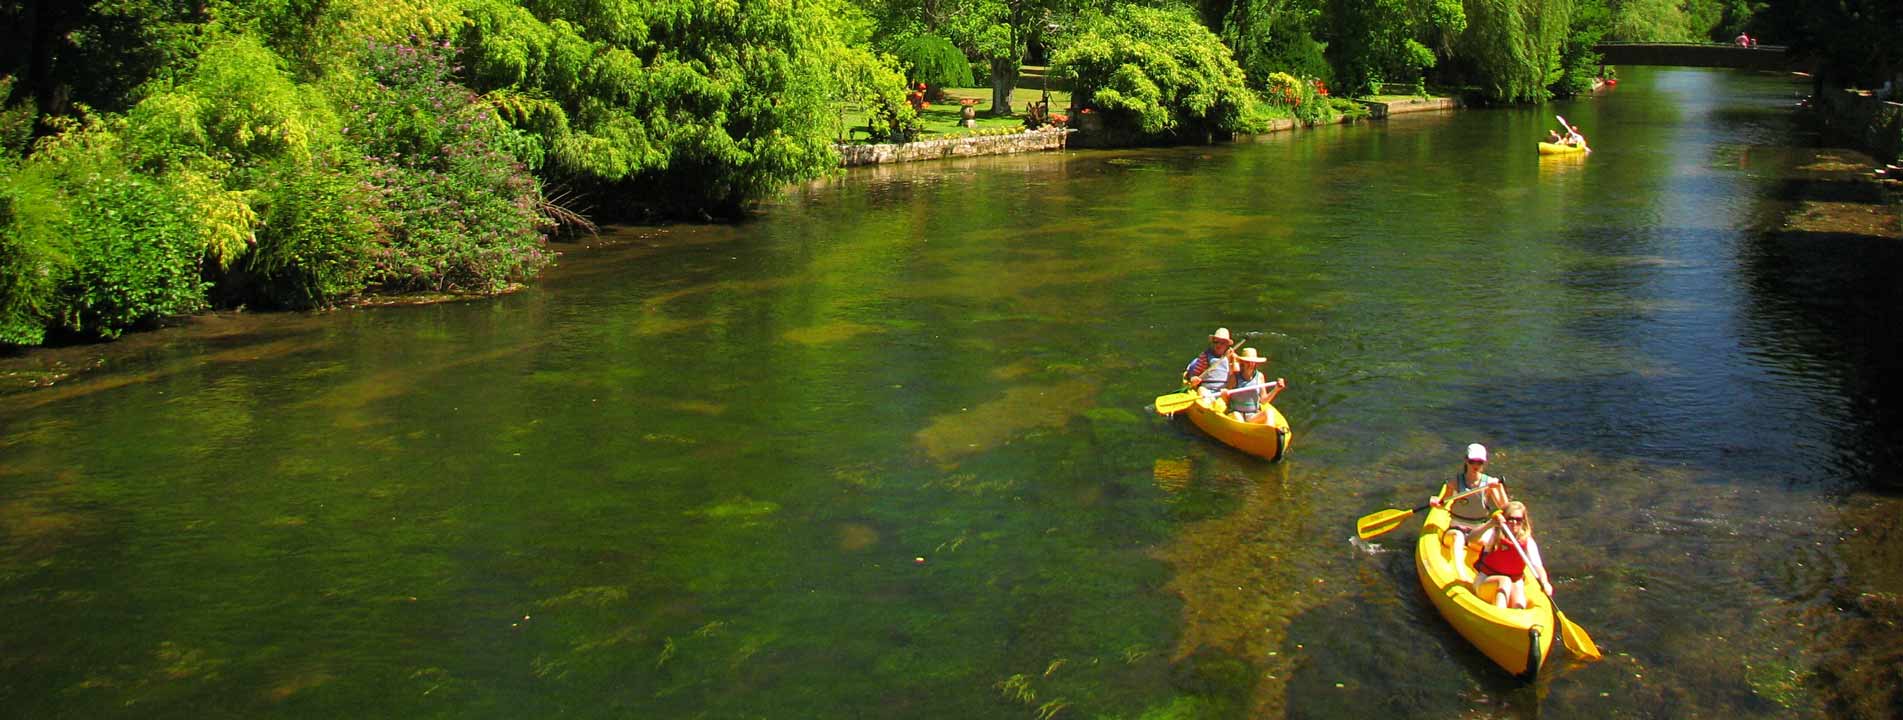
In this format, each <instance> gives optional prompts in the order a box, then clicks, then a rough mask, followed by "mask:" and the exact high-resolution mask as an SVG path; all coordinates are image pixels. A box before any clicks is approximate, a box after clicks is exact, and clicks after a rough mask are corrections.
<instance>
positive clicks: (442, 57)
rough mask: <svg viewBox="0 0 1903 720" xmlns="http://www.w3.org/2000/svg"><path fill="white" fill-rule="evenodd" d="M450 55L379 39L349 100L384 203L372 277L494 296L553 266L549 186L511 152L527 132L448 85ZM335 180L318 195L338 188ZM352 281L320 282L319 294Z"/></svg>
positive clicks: (353, 125) (391, 284) (390, 283)
mask: <svg viewBox="0 0 1903 720" xmlns="http://www.w3.org/2000/svg"><path fill="white" fill-rule="evenodd" d="M450 53H451V49H450V48H448V47H446V46H421V47H418V46H409V45H379V44H373V45H371V46H370V47H369V50H368V51H367V52H366V53H365V54H364V62H365V63H366V73H367V74H368V76H369V77H370V79H371V80H372V82H371V83H370V84H369V85H368V86H367V87H365V88H363V89H362V91H361V93H360V95H359V96H358V99H357V102H356V103H354V104H353V105H352V106H351V110H352V112H353V113H354V117H353V118H351V120H350V121H349V122H350V125H349V128H348V130H347V133H346V137H348V138H349V139H350V141H351V142H353V143H355V144H356V146H357V147H358V148H360V149H361V150H362V151H363V152H364V153H365V156H366V160H367V161H368V163H369V171H368V181H369V184H370V185H371V186H372V187H374V188H376V189H377V191H378V192H379V193H380V194H381V197H382V199H383V204H382V205H381V207H380V208H379V209H378V211H377V213H376V220H377V224H378V227H379V230H380V232H381V233H382V235H381V238H380V240H379V242H381V243H382V247H381V248H378V249H377V250H376V251H374V253H373V257H372V263H371V267H370V273H369V280H370V281H371V282H374V283H377V284H380V285H382V286H384V287H387V288H390V289H396V290H434V291H483V292H487V291H495V290H500V289H502V288H503V287H505V286H506V285H508V284H509V283H510V282H512V281H514V280H518V279H523V278H526V277H529V276H532V275H533V274H535V272H536V271H538V270H540V269H541V268H542V267H543V266H545V265H547V264H548V256H547V254H546V253H545V252H544V250H543V238H542V234H541V231H542V229H544V228H546V227H548V226H550V224H551V223H550V222H549V220H548V219H547V218H546V216H544V215H543V214H542V212H541V206H542V194H541V188H540V186H539V185H538V184H537V182H536V180H535V178H534V177H533V176H531V175H529V173H528V168H527V167H526V166H525V165H523V164H522V162H521V161H519V160H517V159H516V158H515V157H513V156H512V155H511V154H510V153H509V152H507V151H506V149H507V148H516V147H521V146H523V145H524V144H525V143H524V141H523V138H522V137H521V134H520V133H519V132H518V131H516V130H515V129H513V128H510V127H509V126H507V125H505V124H503V123H502V121H501V119H500V118H498V117H497V116H496V114H495V111H494V110H493V107H492V106H491V105H490V104H488V103H485V102H482V101H480V99H479V98H477V97H476V95H475V94H474V93H472V92H470V91H469V90H468V89H467V88H464V87H462V86H460V85H456V84H454V83H453V82H451V81H450V76H451V73H452V68H451V66H450V62H449V57H450ZM326 187H328V189H319V188H311V190H312V191H316V192H319V193H320V195H322V194H328V193H330V192H332V191H335V190H337V189H338V187H337V186H326ZM322 254H323V253H322V252H318V255H322ZM290 257H302V255H300V254H297V253H293V254H292V255H290ZM349 277H351V274H350V273H344V274H340V275H338V276H337V277H336V278H334V279H335V280H337V281H338V282H340V283H341V282H343V281H345V280H347V279H348V278H349ZM313 279H314V280H315V278H313ZM327 286H328V287H330V288H332V289H331V290H323V288H324V287H327ZM343 287H344V286H343V285H342V284H337V285H330V284H329V283H328V282H327V281H326V282H317V283H316V289H318V290H319V291H320V293H329V292H334V291H336V290H341V289H342V288H343Z"/></svg>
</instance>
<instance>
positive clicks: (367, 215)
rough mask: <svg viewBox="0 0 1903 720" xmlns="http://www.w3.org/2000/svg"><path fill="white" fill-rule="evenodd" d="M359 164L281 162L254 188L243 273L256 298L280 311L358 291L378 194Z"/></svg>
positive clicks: (373, 248) (372, 250)
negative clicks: (251, 246)
mask: <svg viewBox="0 0 1903 720" xmlns="http://www.w3.org/2000/svg"><path fill="white" fill-rule="evenodd" d="M358 165H359V164H355V163H348V162H345V161H343V160H341V159H338V160H330V159H327V160H326V161H325V162H323V163H318V164H303V163H293V162H285V163H281V164H280V165H279V166H277V167H271V168H267V172H265V173H263V175H262V177H264V178H265V181H264V183H263V187H261V188H259V194H260V200H259V205H260V207H261V215H262V218H261V219H262V222H261V227H260V229H259V231H258V245H257V249H256V251H255V252H253V253H251V255H249V256H248V257H247V258H246V263H245V269H246V270H247V271H248V272H250V273H253V274H255V275H256V276H257V282H256V286H257V290H256V293H257V294H258V295H259V296H260V298H261V299H263V300H265V301H267V302H268V303H270V304H274V305H278V306H281V307H292V308H308V307H321V306H324V305H329V304H331V303H333V302H336V301H338V300H341V299H345V298H349V297H351V296H353V295H356V294H357V293H360V292H362V291H363V289H364V287H365V286H366V285H367V284H368V283H369V281H370V278H371V272H372V269H373V260H374V259H375V258H376V257H378V256H379V254H388V253H389V251H388V250H386V249H384V248H382V247H379V244H378V240H379V235H378V230H379V227H380V223H379V217H378V212H379V211H380V210H381V209H382V208H381V199H382V195H383V191H382V189H381V188H379V187H378V186H376V185H375V184H373V183H371V182H370V179H369V177H368V176H367V174H365V173H364V172H363V170H362V168H361V167H358Z"/></svg>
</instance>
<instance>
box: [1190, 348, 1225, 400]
mask: <svg viewBox="0 0 1903 720" xmlns="http://www.w3.org/2000/svg"><path fill="white" fill-rule="evenodd" d="M1199 365H1200V366H1202V368H1201V369H1200V370H1199V369H1197V366H1199ZM1189 367H1190V374H1192V375H1196V376H1198V377H1201V378H1202V379H1203V382H1202V388H1203V389H1204V390H1205V391H1208V390H1214V389H1216V388H1220V387H1222V386H1224V385H1226V384H1228V383H1229V357H1228V356H1226V355H1216V354H1214V353H1211V352H1210V351H1208V350H1204V351H1203V354H1201V355H1198V356H1196V360H1195V361H1193V362H1191V363H1190V364H1189Z"/></svg>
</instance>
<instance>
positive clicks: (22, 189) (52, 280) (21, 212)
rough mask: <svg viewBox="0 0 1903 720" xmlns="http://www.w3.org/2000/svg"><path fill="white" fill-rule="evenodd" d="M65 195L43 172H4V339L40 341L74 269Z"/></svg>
mask: <svg viewBox="0 0 1903 720" xmlns="http://www.w3.org/2000/svg"><path fill="white" fill-rule="evenodd" d="M70 223H71V216H70V214H69V212H68V208H67V205H66V203H65V198H64V197H63V196H62V195H61V194H60V192H59V190H58V188H57V187H55V186H53V185H52V184H51V183H49V182H47V178H46V177H45V175H44V174H43V173H9V172H0V343H11V344H14V345H36V344H39V343H40V342H41V341H42V340H43V339H44V338H45V336H46V328H47V326H48V325H49V324H51V319H52V318H53V317H54V315H55V314H56V313H57V297H58V293H59V288H60V284H61V283H62V282H63V281H64V280H65V279H66V278H67V276H68V275H70V274H71V273H72V260H71V256H70V254H69V252H68V248H69V244H68V242H67V236H66V235H65V230H66V228H67V227H68V226H69V225H70Z"/></svg>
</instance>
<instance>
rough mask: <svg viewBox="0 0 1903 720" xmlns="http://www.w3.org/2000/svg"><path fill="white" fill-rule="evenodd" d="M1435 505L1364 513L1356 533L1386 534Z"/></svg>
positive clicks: (1369, 537) (1363, 535)
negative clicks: (1402, 522) (1415, 514)
mask: <svg viewBox="0 0 1903 720" xmlns="http://www.w3.org/2000/svg"><path fill="white" fill-rule="evenodd" d="M1490 487H1493V483H1487V484H1485V485H1482V486H1480V487H1477V488H1474V489H1472V490H1468V491H1466V492H1464V493H1460V494H1458V495H1455V496H1453V497H1450V498H1447V500H1446V501H1444V502H1442V503H1441V504H1442V505H1446V504H1448V503H1451V502H1453V501H1455V500H1459V499H1461V498H1464V497H1467V496H1468V495H1472V494H1474V493H1477V492H1480V491H1482V490H1485V489H1487V488H1490ZM1433 506H1434V504H1433V503H1428V504H1426V505H1422V506H1420V507H1417V508H1414V509H1413V510H1402V509H1400V508H1391V509H1388V510H1382V511H1379V512H1372V513H1368V514H1367V515H1363V516H1362V517H1361V519H1360V520H1358V521H1356V522H1355V534H1356V535H1359V536H1361V539H1363V540H1372V539H1374V538H1375V536H1377V535H1385V534H1387V533H1388V531H1390V530H1393V529H1395V528H1397V527H1400V526H1401V521H1403V520H1406V519H1408V518H1410V517H1413V516H1414V513H1417V512H1420V511H1422V510H1426V509H1428V508H1430V507H1433Z"/></svg>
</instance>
